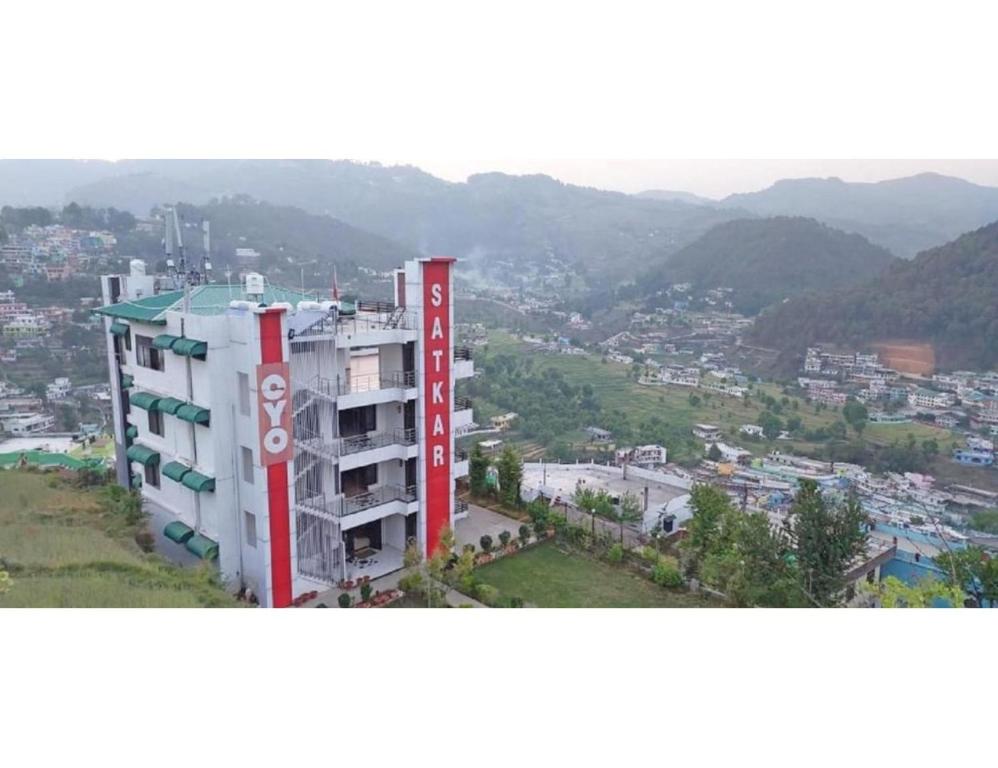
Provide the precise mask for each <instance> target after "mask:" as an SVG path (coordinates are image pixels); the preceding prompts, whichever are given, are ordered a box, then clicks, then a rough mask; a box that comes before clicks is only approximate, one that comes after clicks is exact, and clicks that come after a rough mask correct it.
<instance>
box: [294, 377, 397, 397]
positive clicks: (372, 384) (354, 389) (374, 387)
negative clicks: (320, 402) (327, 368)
mask: <svg viewBox="0 0 998 768" xmlns="http://www.w3.org/2000/svg"><path fill="white" fill-rule="evenodd" d="M415 386H416V372H415V371H392V372H388V373H369V374H362V375H359V376H350V377H349V378H347V377H340V376H337V377H336V378H335V379H327V378H325V377H323V376H315V377H313V378H312V379H311V380H310V381H309V382H308V389H311V390H313V391H314V392H317V393H319V394H321V395H325V396H326V397H337V396H338V395H354V394H358V393H362V392H377V391H379V390H382V389H411V388H412V387H415Z"/></svg>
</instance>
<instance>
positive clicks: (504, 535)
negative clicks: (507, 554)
mask: <svg viewBox="0 0 998 768" xmlns="http://www.w3.org/2000/svg"><path fill="white" fill-rule="evenodd" d="M511 538H512V536H511V535H510V532H509V531H506V530H502V531H499V544H500V545H501V546H503V547H505V546H506V545H507V544H509V540H510V539H511Z"/></svg>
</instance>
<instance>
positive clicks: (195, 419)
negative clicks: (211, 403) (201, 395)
mask: <svg viewBox="0 0 998 768" xmlns="http://www.w3.org/2000/svg"><path fill="white" fill-rule="evenodd" d="M176 416H177V418H178V419H183V420H184V421H189V422H191V424H204V425H205V426H208V422H210V421H211V411H209V410H208V409H207V408H202V407H201V406H200V405H194V403H184V404H183V405H182V406H180V407H179V408H178V409H177V413H176Z"/></svg>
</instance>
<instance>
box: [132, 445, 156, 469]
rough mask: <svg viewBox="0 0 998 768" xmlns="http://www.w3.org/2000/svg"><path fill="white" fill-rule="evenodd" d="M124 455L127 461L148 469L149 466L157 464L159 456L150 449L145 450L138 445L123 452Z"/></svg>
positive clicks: (142, 446)
mask: <svg viewBox="0 0 998 768" xmlns="http://www.w3.org/2000/svg"><path fill="white" fill-rule="evenodd" d="M125 455H126V456H127V457H128V460H129V461H137V462H139V464H141V465H142V466H144V467H148V466H149V465H150V464H159V454H158V453H156V451H154V450H153V449H152V448H146V447H145V446H144V445H139V444H138V443H136V444H135V445H133V446H131V447H130V448H129V449H128V450H127V451H125Z"/></svg>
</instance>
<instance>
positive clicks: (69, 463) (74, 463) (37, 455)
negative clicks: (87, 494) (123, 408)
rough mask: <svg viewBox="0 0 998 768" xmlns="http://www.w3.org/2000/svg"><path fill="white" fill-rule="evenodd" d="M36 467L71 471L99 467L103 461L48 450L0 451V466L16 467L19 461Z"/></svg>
mask: <svg viewBox="0 0 998 768" xmlns="http://www.w3.org/2000/svg"><path fill="white" fill-rule="evenodd" d="M22 462H23V463H24V464H32V465H34V466H38V467H62V468H63V469H71V470H73V471H76V470H80V469H83V468H84V467H94V468H96V467H99V466H101V464H102V463H103V462H101V461H100V460H99V459H89V460H81V459H77V458H74V457H72V456H69V455H67V454H65V453H49V452H48V451H14V452H12V453H0V467H3V468H9V467H16V466H18V465H19V464H21V463H22Z"/></svg>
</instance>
